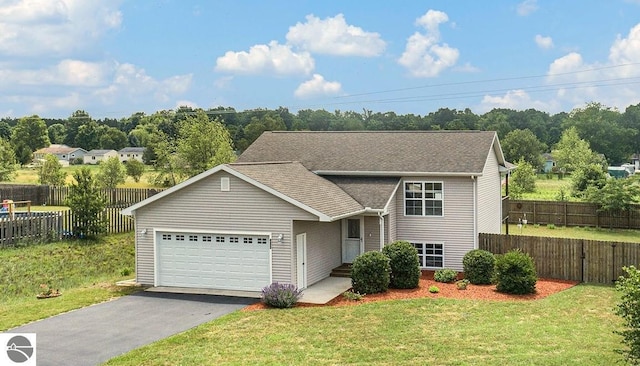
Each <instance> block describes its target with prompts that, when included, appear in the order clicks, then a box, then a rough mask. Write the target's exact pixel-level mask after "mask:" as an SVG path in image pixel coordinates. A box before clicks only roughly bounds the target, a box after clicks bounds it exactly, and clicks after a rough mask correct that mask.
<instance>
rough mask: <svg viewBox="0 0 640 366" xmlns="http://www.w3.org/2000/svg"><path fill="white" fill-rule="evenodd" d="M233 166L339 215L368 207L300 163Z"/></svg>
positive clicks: (314, 207)
mask: <svg viewBox="0 0 640 366" xmlns="http://www.w3.org/2000/svg"><path fill="white" fill-rule="evenodd" d="M228 166H229V167H230V168H231V169H233V170H235V171H237V172H239V173H241V174H243V175H245V176H247V177H249V178H251V179H253V180H255V181H257V182H259V183H261V184H264V185H265V186H268V187H270V188H271V189H274V190H276V191H278V192H280V193H282V194H283V195H285V196H287V197H290V198H292V199H294V200H296V201H298V202H300V203H302V204H303V205H305V206H308V207H310V208H312V209H314V210H317V211H319V212H322V213H323V214H325V215H327V216H328V217H331V218H335V217H339V216H342V215H346V214H352V213H355V212H358V211H362V210H363V209H364V207H363V206H362V205H360V204H359V203H358V202H357V201H356V200H355V199H353V198H352V197H351V196H349V195H348V194H347V193H345V192H344V191H343V190H342V189H340V187H338V186H336V185H335V184H334V183H332V182H330V181H328V180H326V179H324V178H322V177H320V176H318V175H316V174H314V173H312V172H310V171H309V170H307V169H306V168H305V167H304V166H303V165H302V164H300V163H296V162H281V163H257V164H256V163H249V164H241V163H235V164H229V165H228Z"/></svg>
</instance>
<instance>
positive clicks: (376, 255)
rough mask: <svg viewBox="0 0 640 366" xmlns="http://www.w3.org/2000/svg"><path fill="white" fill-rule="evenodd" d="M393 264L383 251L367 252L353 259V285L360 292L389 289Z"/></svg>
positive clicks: (368, 292)
mask: <svg viewBox="0 0 640 366" xmlns="http://www.w3.org/2000/svg"><path fill="white" fill-rule="evenodd" d="M390 272H391V266H390V264H389V257H387V256H386V255H384V254H382V253H381V252H375V251H371V252H365V253H362V254H360V255H359V256H357V257H356V259H354V260H353V264H352V265H351V285H352V286H353V291H354V292H358V293H360V294H375V293H378V292H385V291H387V290H388V289H389V282H390V275H389V274H390Z"/></svg>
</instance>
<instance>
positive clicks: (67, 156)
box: [33, 144, 87, 166]
mask: <svg viewBox="0 0 640 366" xmlns="http://www.w3.org/2000/svg"><path fill="white" fill-rule="evenodd" d="M86 153H87V150H85V149H83V148H81V147H69V146H67V145H61V144H52V145H49V147H45V148H42V149H39V150H36V151H35V152H34V153H33V160H34V161H35V162H42V161H44V158H45V156H46V155H47V154H52V155H55V156H56V157H57V158H58V161H59V162H60V164H62V165H63V166H68V165H69V163H70V162H72V161H73V160H74V159H78V158H80V159H82V158H84V155H85V154H86Z"/></svg>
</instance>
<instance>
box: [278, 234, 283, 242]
mask: <svg viewBox="0 0 640 366" xmlns="http://www.w3.org/2000/svg"><path fill="white" fill-rule="evenodd" d="M277 239H278V243H282V239H284V235H283V234H278V237H277Z"/></svg>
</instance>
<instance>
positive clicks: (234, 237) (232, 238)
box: [229, 236, 239, 243]
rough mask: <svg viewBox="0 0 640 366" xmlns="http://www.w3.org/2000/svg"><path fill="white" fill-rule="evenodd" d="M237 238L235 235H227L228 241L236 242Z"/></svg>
mask: <svg viewBox="0 0 640 366" xmlns="http://www.w3.org/2000/svg"><path fill="white" fill-rule="evenodd" d="M238 242H239V239H238V237H237V236H231V237H229V243H238Z"/></svg>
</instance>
